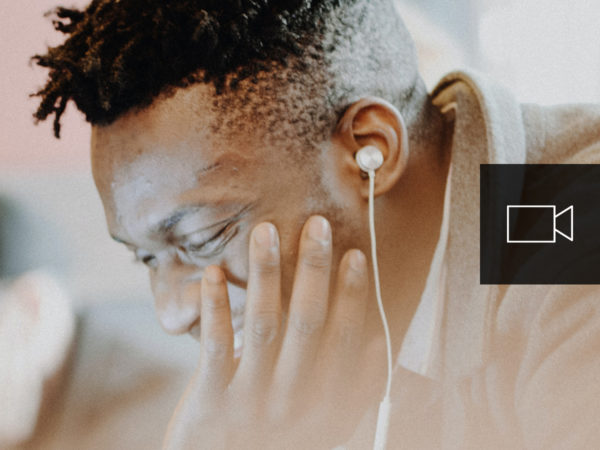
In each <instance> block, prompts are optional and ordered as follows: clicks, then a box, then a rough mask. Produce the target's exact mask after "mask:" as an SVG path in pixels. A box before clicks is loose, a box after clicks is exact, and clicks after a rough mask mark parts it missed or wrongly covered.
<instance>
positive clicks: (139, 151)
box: [91, 84, 265, 228]
mask: <svg viewBox="0 0 600 450" xmlns="http://www.w3.org/2000/svg"><path fill="white" fill-rule="evenodd" d="M213 100H214V97H213V94H212V92H211V88H210V87H208V86H206V85H202V84H198V85H194V86H192V87H190V88H187V89H179V90H177V92H176V93H175V94H174V95H173V96H171V97H168V98H161V99H158V100H157V101H155V102H154V103H153V104H152V105H151V106H150V107H148V108H146V109H144V110H140V111H134V112H131V113H128V114H127V115H125V116H123V117H121V118H119V119H118V120H117V121H115V122H114V123H112V124H110V125H107V126H94V127H93V129H92V143H91V144H92V145H91V147H92V170H93V174H94V180H95V182H96V186H97V188H98V191H99V193H100V196H101V199H102V201H103V203H104V206H105V209H106V212H107V218H108V221H109V227H111V228H113V226H115V225H116V222H120V221H121V219H120V217H123V216H125V215H131V214H132V212H134V211H139V210H140V209H148V208H145V205H146V206H149V205H152V206H153V208H152V209H156V208H154V207H155V206H156V205H158V204H164V205H165V208H167V207H169V203H172V201H173V200H177V201H179V200H181V201H184V199H182V198H181V197H182V193H186V192H187V191H190V190H192V189H196V190H197V189H198V186H199V185H201V187H202V190H203V191H206V193H207V194H210V193H212V194H213V195H212V198H215V197H220V196H223V199H224V201H225V200H226V199H225V197H228V196H229V197H230V196H231V195H232V194H234V193H235V192H236V188H235V185H236V180H241V179H243V178H244V177H245V178H248V177H251V176H252V173H253V172H256V170H254V171H253V169H260V170H263V169H264V165H265V164H264V163H265V158H263V157H262V156H261V154H260V153H261V152H264V151H265V149H264V146H261V145H252V144H251V142H252V137H250V136H244V137H243V139H242V137H241V136H239V135H236V133H234V132H230V131H226V130H221V131H219V132H216V133H215V127H214V123H215V121H216V120H217V119H218V117H217V115H218V114H217V112H216V111H215V108H214V107H212V105H213ZM259 166H263V167H262V168H261V167H259ZM199 180H201V181H202V182H201V183H200V182H199ZM224 181H227V183H224ZM240 184H241V183H240ZM167 199H168V200H169V201H166V200H167ZM163 200H165V201H163ZM161 202H162V203H161ZM163 212H164V211H160V212H158V211H157V214H161V213H163ZM132 220H133V218H132Z"/></svg>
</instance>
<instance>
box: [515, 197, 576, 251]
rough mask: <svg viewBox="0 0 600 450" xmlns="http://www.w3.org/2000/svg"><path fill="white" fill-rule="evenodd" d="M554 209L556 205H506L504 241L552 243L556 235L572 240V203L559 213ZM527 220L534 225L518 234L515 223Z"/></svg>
mask: <svg viewBox="0 0 600 450" xmlns="http://www.w3.org/2000/svg"><path fill="white" fill-rule="evenodd" d="M556 210H557V207H556V205H507V206H506V242H507V243H508V244H554V243H556V240H557V236H558V235H560V236H562V237H564V238H566V239H568V240H569V241H571V242H573V238H574V236H573V231H574V227H573V226H574V223H573V213H574V208H573V205H571V206H569V207H567V208H565V209H563V210H562V211H560V212H559V213H557V212H556ZM517 216H519V221H518V220H517ZM527 221H528V222H530V223H533V224H535V225H534V226H532V227H531V228H530V230H529V232H528V233H527V234H526V235H523V236H520V235H519V230H518V229H517V224H518V223H523V222H527ZM559 221H560V222H561V223H560V224H559ZM565 228H568V230H565Z"/></svg>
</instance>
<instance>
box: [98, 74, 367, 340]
mask: <svg viewBox="0 0 600 450" xmlns="http://www.w3.org/2000/svg"><path fill="white" fill-rule="evenodd" d="M208 91H209V90H208V89H207V87H206V86H203V85H195V86H193V87H191V88H187V89H185V90H183V89H181V90H179V91H178V92H177V93H176V95H175V96H173V97H170V98H168V99H159V100H157V101H155V103H154V104H153V105H152V106H150V107H149V108H146V109H144V110H142V111H139V112H136V113H130V114H127V115H125V116H123V117H121V118H120V119H118V120H117V121H116V122H114V123H113V124H111V125H108V126H102V127H94V129H93V133H92V165H93V174H94V179H95V182H96V186H97V188H98V191H99V193H100V196H101V199H102V202H103V204H104V208H105V213H106V218H107V223H108V228H109V232H110V234H111V235H112V236H113V237H114V238H115V239H116V240H118V241H120V242H123V243H124V244H125V245H127V246H128V247H129V248H130V249H131V250H132V251H134V252H135V253H136V256H137V258H138V259H139V260H141V261H142V262H144V263H145V264H146V265H148V267H149V270H150V279H151V285H152V290H153V293H154V297H155V307H156V310H157V313H158V316H159V319H160V322H161V324H162V325H163V327H164V328H165V329H166V330H167V331H169V332H171V333H176V334H178V333H183V332H187V331H192V334H194V335H197V332H198V327H197V326H193V327H192V325H194V324H198V318H199V301H200V299H198V298H195V297H194V296H193V295H192V294H190V292H189V288H190V281H193V280H195V281H197V280H199V279H200V278H201V276H202V271H203V269H204V268H205V267H206V266H208V265H212V264H215V265H219V266H220V267H221V268H222V269H223V270H224V272H225V274H226V276H227V278H228V281H229V282H230V283H232V284H234V285H237V286H239V287H241V288H245V285H246V280H247V274H248V241H249V235H250V232H251V230H252V228H253V227H254V226H256V225H257V224H259V223H261V222H265V221H268V222H271V223H273V224H274V225H275V226H276V227H277V229H278V231H279V236H280V242H281V244H280V247H281V264H282V268H283V269H282V270H283V278H282V292H283V298H284V301H286V300H285V299H287V297H288V295H289V292H290V289H291V284H292V281H293V271H294V265H295V260H296V254H297V245H298V240H299V236H300V231H301V227H302V225H303V224H304V222H305V221H306V220H307V219H308V217H310V216H311V215H313V214H321V215H323V216H325V217H327V218H328V219H329V220H330V222H331V223H332V228H333V233H334V260H339V258H340V257H341V255H342V254H343V252H344V251H345V250H347V249H348V248H351V247H359V243H358V242H357V240H356V239H354V238H352V236H356V235H357V233H358V230H357V227H359V228H360V227H362V226H364V221H362V220H361V219H357V217H360V216H357V215H353V210H355V209H357V208H360V206H359V202H360V197H359V195H358V194H357V193H354V192H351V191H350V190H349V189H348V187H344V186H343V182H342V178H343V177H340V176H339V174H338V171H337V170H336V164H335V161H334V160H333V159H334V158H332V156H331V155H334V154H335V152H329V151H328V152H316V151H315V150H314V149H310V151H312V153H311V155H312V156H309V157H305V158H299V157H298V153H297V154H296V155H294V154H293V150H290V149H289V148H287V147H286V146H285V145H277V144H275V143H273V142H270V143H269V139H266V138H265V137H261V136H262V133H259V132H258V130H257V133H256V134H252V135H249V134H248V133H236V130H235V129H234V130H231V129H229V130H226V129H220V130H219V131H214V127H212V126H211V125H213V124H214V123H215V120H216V119H217V117H216V114H218V113H215V112H210V111H211V107H210V105H211V104H212V101H211V98H210V94H209V93H208ZM282 120H285V118H282ZM234 126H235V125H234ZM243 128H244V129H251V128H252V127H248V126H246V127H243ZM326 145H329V146H331V147H333V146H335V145H336V144H335V143H333V142H331V143H327V144H326ZM358 235H361V234H358ZM284 307H285V305H284ZM191 328H193V330H190V329H191ZM196 337H197V336H196Z"/></svg>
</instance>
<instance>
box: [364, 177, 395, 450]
mask: <svg viewBox="0 0 600 450" xmlns="http://www.w3.org/2000/svg"><path fill="white" fill-rule="evenodd" d="M368 174H369V232H370V235H371V259H372V261H373V277H374V282H375V295H376V297H377V306H378V307H379V315H380V316H381V322H382V323H383V330H384V332H385V344H386V349H387V383H386V387H385V395H384V397H383V400H382V401H381V403H380V404H379V412H378V416H377V428H376V431H375V443H374V446H373V448H374V449H375V450H383V449H385V447H386V442H387V433H388V426H389V420H390V406H391V403H390V391H391V389H392V340H391V337H390V329H389V326H388V322H387V317H386V315H385V311H384V309H383V300H382V299H381V286H380V283H379V265H378V263H377V239H376V237H375V206H374V203H375V202H374V197H375V171H374V170H369V171H368Z"/></svg>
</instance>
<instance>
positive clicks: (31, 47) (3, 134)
mask: <svg viewBox="0 0 600 450" xmlns="http://www.w3.org/2000/svg"><path fill="white" fill-rule="evenodd" d="M60 3H63V4H64V2H60V0H21V1H3V2H0V21H1V25H0V55H1V58H2V59H1V64H0V99H1V100H0V102H1V107H0V173H1V172H5V171H10V172H13V173H14V171H25V170H27V172H31V171H48V170H61V171H64V170H67V171H81V170H88V168H89V161H88V159H89V156H88V153H89V126H88V125H87V124H86V123H85V122H84V120H83V119H82V117H81V115H80V114H79V113H78V111H76V108H74V107H73V105H71V107H70V108H68V109H67V112H66V114H65V117H64V120H63V132H62V134H63V137H62V138H61V139H60V140H56V139H55V138H54V137H53V135H52V124H51V123H50V122H47V123H42V124H40V125H38V126H34V125H33V119H32V117H31V114H32V112H33V111H34V110H35V107H36V101H37V100H35V99H29V98H28V94H29V93H31V92H33V91H35V90H36V88H38V87H39V86H41V85H42V83H43V81H44V79H45V73H44V71H43V70H41V69H38V68H37V67H36V68H33V67H32V66H30V65H29V57H30V56H31V55H33V54H35V53H40V52H43V51H44V50H45V45H52V44H57V43H58V42H59V39H57V38H59V33H57V32H55V31H54V29H53V28H52V24H51V23H50V21H49V20H48V18H44V17H43V14H44V12H46V11H48V10H50V9H52V8H53V7H55V6H56V5H57V4H60ZM87 3H88V0H70V1H69V2H67V4H69V5H78V6H82V5H85V4H87ZM0 176H1V175H0Z"/></svg>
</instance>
